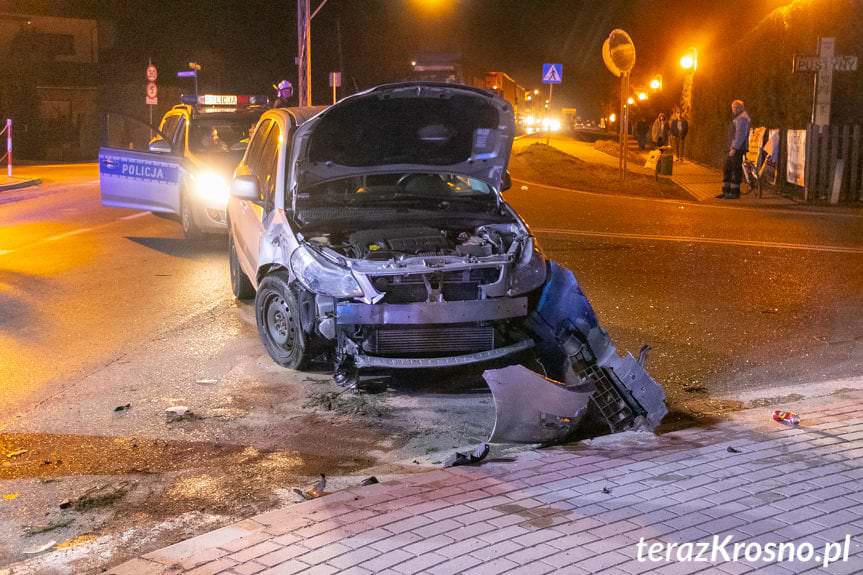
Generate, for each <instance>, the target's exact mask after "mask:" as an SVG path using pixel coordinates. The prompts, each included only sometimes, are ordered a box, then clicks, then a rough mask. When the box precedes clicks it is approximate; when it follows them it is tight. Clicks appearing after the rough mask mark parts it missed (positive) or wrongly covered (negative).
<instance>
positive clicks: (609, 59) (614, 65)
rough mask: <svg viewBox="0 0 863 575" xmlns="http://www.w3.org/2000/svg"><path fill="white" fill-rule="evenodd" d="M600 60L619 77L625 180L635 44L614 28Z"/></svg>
mask: <svg viewBox="0 0 863 575" xmlns="http://www.w3.org/2000/svg"><path fill="white" fill-rule="evenodd" d="M602 60H603V61H604V62H605V67H606V68H608V71H609V72H611V73H612V74H614V75H615V76H618V77H620V137H619V138H618V143H619V144H620V160H619V166H620V178H621V179H622V180H625V179H626V137H627V136H628V134H629V106H628V105H627V103H626V99H627V97H628V96H629V73H630V72H631V71H632V68H633V66H635V43H633V41H632V38H631V37H630V35H629V34H627V33H626V32H625V31H624V30H621V29H620V28H615V29H614V30H612V31H611V33H610V34H609V35H608V38H606V39H605V42H603V44H602Z"/></svg>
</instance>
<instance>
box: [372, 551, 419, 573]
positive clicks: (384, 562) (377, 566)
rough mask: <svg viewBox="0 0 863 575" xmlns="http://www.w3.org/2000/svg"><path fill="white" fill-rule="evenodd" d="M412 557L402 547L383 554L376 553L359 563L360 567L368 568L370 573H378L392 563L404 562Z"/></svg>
mask: <svg viewBox="0 0 863 575" xmlns="http://www.w3.org/2000/svg"><path fill="white" fill-rule="evenodd" d="M410 559H413V555H411V554H410V553H408V552H407V551H404V550H403V549H394V550H392V551H390V552H388V553H384V554H383V555H378V556H377V557H375V558H374V559H370V560H368V561H365V562H364V563H361V564H360V567H362V568H364V569H368V570H369V571H371V572H372V573H378V572H380V571H383V570H384V569H387V568H389V567H392V566H393V565H397V564H399V563H404V562H405V561H408V560H410Z"/></svg>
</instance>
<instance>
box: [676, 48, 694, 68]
mask: <svg viewBox="0 0 863 575" xmlns="http://www.w3.org/2000/svg"><path fill="white" fill-rule="evenodd" d="M680 67H681V68H683V69H684V70H692V71H693V72H695V70H696V68H698V50H697V49H695V48H690V49H689V50H687V51H686V53H685V54H684V55H683V56H681V57H680Z"/></svg>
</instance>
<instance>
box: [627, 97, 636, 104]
mask: <svg viewBox="0 0 863 575" xmlns="http://www.w3.org/2000/svg"><path fill="white" fill-rule="evenodd" d="M626 103H627V104H629V105H630V106H631V105H633V104H634V103H635V98H633V97H632V96H630V97H629V98H627V99H626Z"/></svg>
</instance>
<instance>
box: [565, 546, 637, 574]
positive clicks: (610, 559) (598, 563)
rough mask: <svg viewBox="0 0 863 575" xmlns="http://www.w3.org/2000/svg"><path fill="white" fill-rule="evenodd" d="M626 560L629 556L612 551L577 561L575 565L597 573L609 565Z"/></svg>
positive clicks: (618, 563)
mask: <svg viewBox="0 0 863 575" xmlns="http://www.w3.org/2000/svg"><path fill="white" fill-rule="evenodd" d="M627 561H629V557H627V556H626V555H622V554H620V553H616V552H614V551H612V552H610V553H603V554H602V555H597V556H595V557H590V558H589V559H585V560H583V561H579V562H578V563H577V564H576V566H577V567H579V568H581V569H584V570H585V571H587V572H588V573H598V572H600V571H603V570H605V569H608V568H609V567H613V566H615V565H620V564H622V563H626V562H627Z"/></svg>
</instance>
